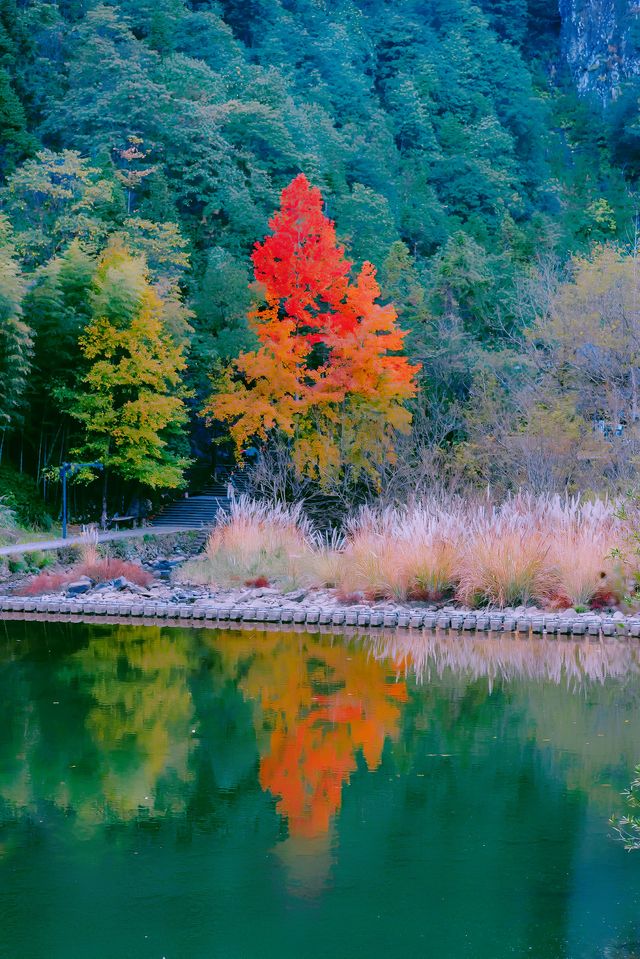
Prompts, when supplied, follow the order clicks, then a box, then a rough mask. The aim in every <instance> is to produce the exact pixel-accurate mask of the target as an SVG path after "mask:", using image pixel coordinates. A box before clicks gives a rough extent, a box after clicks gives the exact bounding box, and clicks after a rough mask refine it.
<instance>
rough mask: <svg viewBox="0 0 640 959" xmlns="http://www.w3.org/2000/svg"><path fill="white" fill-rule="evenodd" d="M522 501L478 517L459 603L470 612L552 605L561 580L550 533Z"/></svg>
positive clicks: (463, 564) (464, 561)
mask: <svg viewBox="0 0 640 959" xmlns="http://www.w3.org/2000/svg"><path fill="white" fill-rule="evenodd" d="M522 507H523V504H522V502H521V501H519V500H518V499H517V498H513V499H510V500H507V501H506V502H505V503H503V504H502V505H501V506H500V507H483V508H480V509H478V510H477V511H476V515H475V516H473V517H472V525H471V528H470V530H469V539H468V542H467V546H466V549H465V551H464V553H463V555H462V556H461V566H460V571H459V585H458V589H457V598H458V599H459V600H460V601H461V602H463V603H466V604H467V605H469V606H485V605H495V606H519V605H527V604H530V603H540V602H543V603H544V602H546V601H547V600H548V598H549V597H550V596H551V595H552V594H553V591H554V588H555V586H556V576H555V575H554V573H553V571H552V570H551V568H550V565H549V558H548V556H549V537H548V531H547V529H546V528H545V527H544V525H541V524H540V523H539V520H538V517H537V516H536V514H535V512H532V511H531V510H526V509H523V508H522Z"/></svg>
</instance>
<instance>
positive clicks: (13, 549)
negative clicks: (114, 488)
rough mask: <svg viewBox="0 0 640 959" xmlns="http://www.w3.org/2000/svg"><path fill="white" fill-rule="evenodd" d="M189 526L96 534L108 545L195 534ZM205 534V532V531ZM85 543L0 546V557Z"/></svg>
mask: <svg viewBox="0 0 640 959" xmlns="http://www.w3.org/2000/svg"><path fill="white" fill-rule="evenodd" d="M197 532H198V530H194V529H193V528H192V527H190V526H158V527H156V526H140V527H138V528H137V529H120V530H113V531H112V532H106V533H98V537H97V542H98V543H108V542H111V541H112V540H119V539H135V538H138V537H140V536H164V535H165V534H166V535H169V534H170V533H197ZM205 532H206V531H205ZM84 542H86V540H85V539H83V537H82V536H67V538H66V539H45V540H40V541H35V542H31V543H12V544H11V546H0V556H16V555H18V554H20V553H37V552H38V551H39V550H51V549H65V547H67V546H80V545H82V543H84Z"/></svg>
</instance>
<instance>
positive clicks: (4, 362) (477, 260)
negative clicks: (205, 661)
mask: <svg viewBox="0 0 640 959" xmlns="http://www.w3.org/2000/svg"><path fill="white" fill-rule="evenodd" d="M560 28H561V23H560V17H559V15H558V12H557V6H556V3H555V0H478V2H472V0H429V2H428V3H425V2H423V0H402V2H401V3H397V2H393V0H338V2H335V3H328V2H323V0H269V2H267V0H219V2H208V0H191V2H183V0H153V2H151V0H118V2H113V3H97V2H93V0H59V2H45V0H0V176H1V178H2V183H1V187H0V210H1V214H0V236H1V240H0V244H1V245H0V311H1V313H0V430H1V432H0V455H1V460H0V495H1V494H3V493H4V494H9V493H11V492H12V491H13V493H14V494H15V490H16V489H18V488H19V487H20V485H21V484H22V486H23V487H24V485H25V484H28V483H29V482H33V483H37V484H38V486H39V489H40V493H41V494H42V495H43V496H44V497H45V499H46V500H47V501H48V504H49V505H48V508H49V510H50V511H51V512H55V511H56V509H57V498H58V495H59V494H58V487H57V485H56V483H55V480H56V469H57V468H59V465H60V463H61V462H62V461H64V460H69V459H72V460H73V459H76V460H82V461H87V460H88V461H93V460H96V459H98V460H100V461H101V462H104V463H105V464H107V465H108V473H109V476H110V481H109V482H110V485H109V487H108V496H109V497H112V498H113V502H114V503H118V502H120V501H121V500H122V498H123V496H125V495H126V496H131V495H133V492H134V491H135V490H136V489H139V488H140V487H142V488H144V489H145V490H146V491H149V495H154V493H153V491H156V493H162V492H166V491H167V490H175V489H179V488H180V487H181V486H182V485H184V484H189V485H190V486H191V488H197V486H198V484H202V483H203V482H205V480H206V478H207V477H208V476H209V475H210V474H211V472H212V470H213V468H214V467H215V465H216V464H217V463H218V464H219V463H228V464H230V463H232V461H233V456H234V450H233V444H232V443H231V440H230V435H229V430H228V424H227V423H225V422H224V421H223V419H224V418H216V416H215V415H213V416H212V415H209V417H208V418H206V417H203V415H202V414H203V411H206V410H207V409H208V410H209V411H211V410H214V412H215V410H216V403H215V392H216V390H217V389H219V384H220V382H221V380H220V378H221V377H224V376H227V377H228V375H229V374H228V371H227V368H228V364H229V363H230V362H231V361H233V360H234V359H236V358H237V357H238V356H239V355H240V354H242V353H243V352H246V351H251V350H254V349H255V347H256V334H255V329H254V328H253V327H252V325H251V323H250V322H249V321H248V319H247V317H248V315H249V314H250V313H251V311H252V310H254V311H255V310H256V308H260V305H261V298H263V297H264V286H263V284H261V283H258V282H256V280H255V278H254V263H253V262H252V251H253V250H254V244H255V243H256V242H257V241H261V240H263V238H264V237H265V236H266V235H267V234H268V232H269V226H268V223H269V218H270V217H271V216H272V214H273V212H274V211H275V210H276V209H277V208H278V206H279V203H280V196H281V192H282V190H283V189H285V188H286V187H287V186H288V185H289V184H290V183H291V182H292V181H293V180H295V178H296V177H298V176H299V174H301V173H303V174H304V175H305V176H306V178H307V179H308V181H309V182H310V183H311V184H313V185H314V186H316V187H318V188H319V189H320V190H321V191H322V197H323V204H324V206H323V215H324V216H325V217H327V218H329V219H330V220H332V221H334V223H335V229H336V233H337V238H338V241H339V242H340V243H341V244H343V245H344V247H345V249H346V253H347V256H348V258H349V260H350V262H352V263H353V270H354V275H355V272H356V271H358V270H360V269H361V268H362V265H363V263H365V262H366V261H370V262H371V263H372V264H373V266H374V267H375V268H376V270H377V283H378V284H379V287H380V291H381V292H380V302H381V303H383V304H385V303H393V304H394V305H395V309H396V310H397V313H398V322H399V324H400V327H401V328H402V329H403V330H405V331H407V336H406V338H405V339H404V345H403V349H404V350H405V352H406V354H407V357H408V361H409V362H410V363H411V364H413V365H414V366H415V367H418V366H419V372H418V373H417V374H416V375H417V379H418V389H417V390H416V392H415V395H414V396H413V397H410V398H408V399H407V404H408V407H409V409H410V412H411V414H412V425H411V427H410V429H409V431H408V432H406V431H405V432H401V433H399V434H398V437H397V442H396V445H397V447H398V451H399V455H398V456H397V458H396V459H395V461H394V459H393V457H389V456H384V457H379V458H378V459H377V460H376V459H375V457H374V456H373V458H372V456H369V459H368V462H367V464H366V465H367V469H366V470H364V471H358V470H356V471H355V472H354V471H353V470H352V469H349V468H348V467H349V465H350V464H348V463H344V462H338V463H337V468H336V469H334V470H333V471H332V472H331V475H330V476H328V475H327V476H323V475H322V471H321V470H320V471H318V469H316V470H315V472H314V470H313V469H311V470H309V469H307V470H302V471H301V470H300V469H298V468H297V466H296V463H295V462H292V461H291V457H290V456H289V450H290V444H288V442H287V441H286V437H284V438H283V437H282V436H281V435H277V434H274V435H272V436H269V438H268V442H266V443H265V444H264V449H263V451H262V456H261V458H260V460H259V464H258V466H257V467H256V470H255V472H256V475H255V477H254V479H253V482H254V483H255V484H256V485H257V487H259V488H262V489H263V490H264V491H269V490H271V491H273V490H275V489H276V488H277V489H278V490H280V491H284V493H285V495H288V496H304V495H308V494H310V493H311V492H312V491H313V488H314V487H315V486H316V485H317V483H318V482H319V481H320V482H323V481H324V485H325V487H326V488H327V489H329V488H330V489H331V491H333V492H334V493H340V494H341V495H348V496H349V497H351V498H353V497H366V496H368V495H371V494H372V493H376V494H379V493H382V494H383V495H387V496H389V497H391V498H394V497H402V496H406V495H407V491H408V490H409V489H415V488H420V487H428V486H433V485H434V484H435V483H442V482H446V483H448V484H451V483H454V484H455V483H463V482H464V483H473V484H486V483H491V484H492V485H494V486H496V485H497V486H498V487H501V488H506V489H509V488H512V489H513V488H518V487H520V486H522V485H525V486H527V487H529V488H531V489H534V490H536V491H540V490H545V489H549V490H565V489H569V490H577V489H584V490H595V489H603V488H612V489H615V488H619V487H621V486H625V485H627V484H628V483H629V482H630V480H631V478H632V475H633V472H634V471H635V469H636V464H637V456H638V453H639V452H640V442H639V439H640V436H639V433H638V417H639V416H640V413H639V411H638V407H639V403H640V399H639V396H638V392H639V390H640V384H639V383H638V376H639V371H640V302H639V298H638V288H639V287H638V283H639V280H638V275H637V274H638V265H637V226H638V223H637V199H636V194H635V190H636V181H637V178H638V175H639V174H640V125H639V121H638V113H637V105H638V96H639V95H640V84H639V83H638V81H637V80H635V81H634V80H633V79H631V80H627V81H626V82H625V84H623V85H622V86H621V87H620V89H618V90H617V91H616V96H615V98H614V100H613V102H611V103H608V104H603V103H602V101H601V100H600V99H597V98H596V99H594V100H593V101H591V100H590V99H589V97H588V96H579V95H578V92H577V90H576V87H575V84H574V82H573V80H572V77H571V76H570V74H569V70H568V67H567V66H566V64H565V62H564V59H563V56H562V52H561V45H560ZM225 371H227V372H225ZM212 392H213V394H214V399H213V401H212ZM106 472H107V471H105V476H106ZM80 478H81V479H82V478H83V477H82V476H81V477H80ZM84 479H87V480H88V479H89V477H87V476H85V477H84ZM99 485H100V484H99V483H97V482H90V483H89V484H88V485H87V487H86V492H85V494H84V495H85V498H84V500H83V499H82V497H80V499H79V500H78V502H79V503H81V504H82V503H84V504H85V505H84V506H82V509H86V510H87V511H90V510H91V509H94V507H95V504H96V503H97V501H98V500H99V498H100V492H99V489H98V487H99ZM78 510H80V511H81V509H80V507H78ZM94 511H95V510H94ZM26 518H30V519H32V520H33V519H34V518H37V517H34V516H31V517H26Z"/></svg>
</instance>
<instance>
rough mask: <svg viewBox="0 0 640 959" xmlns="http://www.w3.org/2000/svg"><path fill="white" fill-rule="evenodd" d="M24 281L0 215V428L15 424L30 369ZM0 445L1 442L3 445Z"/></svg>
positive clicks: (6, 228) (3, 217)
mask: <svg viewBox="0 0 640 959" xmlns="http://www.w3.org/2000/svg"><path fill="white" fill-rule="evenodd" d="M24 293H25V281H24V277H23V276H22V273H21V270H20V265H19V263H18V261H17V258H16V252H15V245H14V240H13V235H12V232H11V227H10V225H9V222H8V220H7V218H6V216H4V215H0V430H2V431H3V432H4V431H5V430H6V429H7V428H11V427H12V426H15V424H16V420H17V418H18V416H19V414H20V412H21V408H22V403H23V398H24V393H25V389H26V386H27V381H28V378H29V372H30V369H31V354H32V347H33V342H32V336H31V330H30V329H29V327H28V325H27V324H26V323H25V321H24V318H23V313H22V301H23V298H24ZM0 449H1V446H0Z"/></svg>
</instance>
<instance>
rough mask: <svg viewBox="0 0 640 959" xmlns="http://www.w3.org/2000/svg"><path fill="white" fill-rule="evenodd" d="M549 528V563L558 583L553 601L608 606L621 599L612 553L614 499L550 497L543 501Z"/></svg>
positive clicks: (617, 531) (617, 530) (616, 528)
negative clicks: (593, 499)
mask: <svg viewBox="0 0 640 959" xmlns="http://www.w3.org/2000/svg"><path fill="white" fill-rule="evenodd" d="M543 505H544V522H545V523H546V525H547V527H548V529H549V552H548V561H549V565H550V567H551V569H552V570H553V572H554V574H555V576H556V579H557V587H556V591H555V594H554V595H553V596H552V597H551V603H552V605H554V606H556V607H558V608H562V607H565V608H566V607H570V606H589V605H591V606H608V605H612V604H615V603H616V602H618V600H619V598H620V597H619V596H618V592H619V585H618V584H617V583H616V580H617V579H618V578H619V577H618V575H617V571H616V568H615V563H614V560H613V556H612V554H613V552H614V550H615V548H616V545H617V544H618V542H619V541H620V537H621V527H620V522H619V520H618V518H617V516H616V511H615V508H614V506H613V504H612V503H610V502H609V501H607V500H596V501H594V502H592V503H590V502H584V503H583V502H581V501H580V500H579V498H577V497H574V498H565V499H560V497H557V496H556V497H552V498H549V499H548V500H547V501H546V502H545V503H544V504H543Z"/></svg>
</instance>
